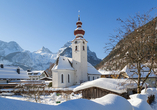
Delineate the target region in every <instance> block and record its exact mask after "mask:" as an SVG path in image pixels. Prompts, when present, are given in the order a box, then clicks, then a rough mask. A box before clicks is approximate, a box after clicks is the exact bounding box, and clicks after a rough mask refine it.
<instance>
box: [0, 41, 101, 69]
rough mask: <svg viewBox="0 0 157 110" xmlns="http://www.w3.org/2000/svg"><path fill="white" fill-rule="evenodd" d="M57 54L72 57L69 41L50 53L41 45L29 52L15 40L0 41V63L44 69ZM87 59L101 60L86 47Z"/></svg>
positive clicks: (93, 63) (97, 61)
mask: <svg viewBox="0 0 157 110" xmlns="http://www.w3.org/2000/svg"><path fill="white" fill-rule="evenodd" d="M58 55H62V56H67V57H72V49H71V42H70V41H69V42H67V43H66V44H65V45H64V46H63V47H61V48H60V49H59V51H58V52H57V53H52V52H51V51H50V50H49V49H48V48H45V47H42V48H41V49H39V50H38V51H35V52H30V51H26V50H23V49H22V48H21V47H20V46H19V45H18V44H17V43H16V42H9V43H6V42H3V41H0V63H3V64H5V65H16V66H20V67H21V68H23V69H24V70H26V69H33V70H45V69H47V68H48V67H49V66H50V64H52V63H54V62H55V60H56V59H57V57H58ZM88 61H89V62H90V63H91V64H92V65H96V64H98V63H99V62H100V61H101V60H100V59H98V58H97V57H96V54H95V53H94V52H91V51H90V50H89V47H88Z"/></svg>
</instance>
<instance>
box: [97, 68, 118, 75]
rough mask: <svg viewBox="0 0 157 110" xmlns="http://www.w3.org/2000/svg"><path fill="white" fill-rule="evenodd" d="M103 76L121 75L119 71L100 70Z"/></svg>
mask: <svg viewBox="0 0 157 110" xmlns="http://www.w3.org/2000/svg"><path fill="white" fill-rule="evenodd" d="M98 71H99V72H100V73H101V74H102V75H111V74H119V71H105V70H101V69H100V70H98Z"/></svg>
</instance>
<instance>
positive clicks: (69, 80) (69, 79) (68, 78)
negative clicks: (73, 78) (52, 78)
mask: <svg viewBox="0 0 157 110" xmlns="http://www.w3.org/2000/svg"><path fill="white" fill-rule="evenodd" d="M68 83H70V75H69V74H68Z"/></svg>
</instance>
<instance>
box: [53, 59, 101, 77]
mask: <svg viewBox="0 0 157 110" xmlns="http://www.w3.org/2000/svg"><path fill="white" fill-rule="evenodd" d="M72 61H73V60H72V58H68V57H65V56H60V57H59V58H58V61H57V62H58V64H57V63H56V64H55V65H54V67H53V68H52V70H65V69H66V70H74V68H73V67H72V66H71V65H72ZM87 69H88V74H89V75H90V74H97V75H101V73H100V72H98V70H96V69H95V68H94V67H93V66H92V65H91V64H90V63H89V62H87Z"/></svg>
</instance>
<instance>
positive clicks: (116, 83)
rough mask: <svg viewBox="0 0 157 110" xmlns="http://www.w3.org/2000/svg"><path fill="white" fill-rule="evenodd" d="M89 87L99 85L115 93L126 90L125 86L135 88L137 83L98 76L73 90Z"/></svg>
mask: <svg viewBox="0 0 157 110" xmlns="http://www.w3.org/2000/svg"><path fill="white" fill-rule="evenodd" d="M90 87H99V88H102V89H107V90H110V91H113V92H116V93H124V92H127V90H126V89H127V88H135V87H137V85H136V84H135V83H134V82H131V80H127V79H112V78H99V79H96V80H93V81H88V82H85V83H83V84H81V85H80V86H78V87H76V88H74V90H73V91H74V92H76V91H80V90H82V89H86V88H90Z"/></svg>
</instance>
